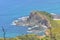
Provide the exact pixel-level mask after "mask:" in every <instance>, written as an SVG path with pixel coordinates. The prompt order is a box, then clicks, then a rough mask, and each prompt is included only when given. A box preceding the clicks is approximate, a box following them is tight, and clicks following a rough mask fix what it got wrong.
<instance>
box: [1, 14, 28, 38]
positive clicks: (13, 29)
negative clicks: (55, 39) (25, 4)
mask: <svg viewBox="0 0 60 40" xmlns="http://www.w3.org/2000/svg"><path fill="white" fill-rule="evenodd" d="M21 16H22V15H21ZM19 17H20V15H14V16H11V15H9V16H0V18H1V19H0V37H3V30H2V26H3V28H4V30H5V32H6V35H5V36H6V37H7V38H10V37H16V36H19V35H23V34H27V27H22V26H13V25H11V23H12V22H13V21H14V20H16V19H18V18H19Z"/></svg>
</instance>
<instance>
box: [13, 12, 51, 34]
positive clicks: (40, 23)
mask: <svg viewBox="0 0 60 40" xmlns="http://www.w3.org/2000/svg"><path fill="white" fill-rule="evenodd" d="M13 23H14V24H15V25H18V26H27V27H29V28H28V32H31V33H34V34H36V33H40V32H41V31H46V29H47V28H48V27H50V26H49V25H50V22H49V21H48V19H47V17H46V16H45V15H42V14H41V13H39V12H37V11H35V12H31V14H30V15H29V16H26V17H22V18H20V19H19V20H18V21H14V22H13Z"/></svg>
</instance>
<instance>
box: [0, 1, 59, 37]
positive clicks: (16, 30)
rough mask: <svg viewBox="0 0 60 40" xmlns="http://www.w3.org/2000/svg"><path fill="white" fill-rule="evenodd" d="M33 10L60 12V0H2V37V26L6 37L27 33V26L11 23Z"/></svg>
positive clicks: (1, 32) (0, 27)
mask: <svg viewBox="0 0 60 40" xmlns="http://www.w3.org/2000/svg"><path fill="white" fill-rule="evenodd" d="M32 10H42V11H47V12H49V13H52V12H53V13H56V14H59V13H60V0H0V37H3V31H2V26H3V27H4V28H5V31H6V37H16V36H18V35H23V34H27V27H19V26H13V25H11V23H12V21H14V20H15V19H17V18H19V17H22V16H26V15H29V14H30V12H31V11H32Z"/></svg>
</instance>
